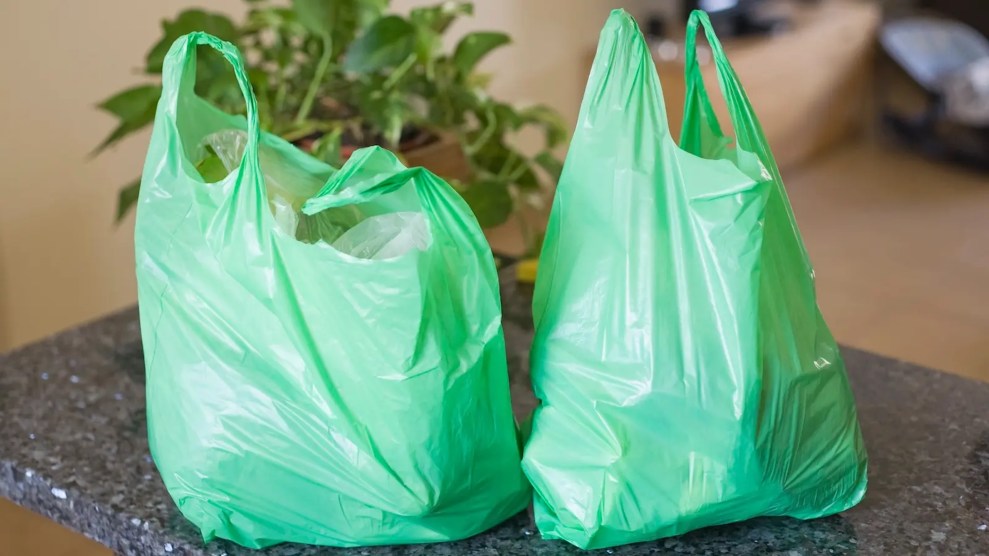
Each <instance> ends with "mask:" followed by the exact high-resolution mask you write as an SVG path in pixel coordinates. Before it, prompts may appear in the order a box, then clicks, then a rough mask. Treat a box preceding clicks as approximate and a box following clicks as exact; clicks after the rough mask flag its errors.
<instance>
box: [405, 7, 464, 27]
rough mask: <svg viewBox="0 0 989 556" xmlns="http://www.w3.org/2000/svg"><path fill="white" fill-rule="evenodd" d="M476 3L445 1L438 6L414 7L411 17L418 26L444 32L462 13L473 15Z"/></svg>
mask: <svg viewBox="0 0 989 556" xmlns="http://www.w3.org/2000/svg"><path fill="white" fill-rule="evenodd" d="M473 13H474V4H472V3H470V2H443V3H442V4H438V5H436V6H428V7H425V8H414V9H413V10H412V11H410V12H409V19H410V20H412V23H413V24H414V25H415V26H416V27H425V28H428V29H431V30H433V31H434V32H436V33H443V32H444V31H446V30H447V28H448V27H449V26H450V24H451V23H453V21H454V20H455V19H456V18H457V17H458V16H461V15H472V14H473Z"/></svg>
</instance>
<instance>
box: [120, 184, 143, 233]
mask: <svg viewBox="0 0 989 556" xmlns="http://www.w3.org/2000/svg"><path fill="white" fill-rule="evenodd" d="M140 192H141V180H140V179H137V180H134V181H132V182H130V183H128V184H127V185H125V186H124V187H123V188H122V189H121V190H120V193H119V194H118V195H117V218H116V222H117V223H118V224H119V223H120V221H121V220H123V219H124V217H125V216H127V213H128V212H130V210H131V207H133V206H134V205H135V204H137V197H138V194H139V193H140Z"/></svg>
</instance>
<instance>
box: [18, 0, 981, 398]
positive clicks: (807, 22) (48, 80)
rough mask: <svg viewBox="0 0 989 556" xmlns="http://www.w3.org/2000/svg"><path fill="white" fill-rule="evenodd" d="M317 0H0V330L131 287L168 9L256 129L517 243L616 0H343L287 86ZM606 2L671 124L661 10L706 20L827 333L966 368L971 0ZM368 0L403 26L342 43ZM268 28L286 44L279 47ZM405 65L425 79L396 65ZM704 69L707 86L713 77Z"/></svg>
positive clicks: (972, 339) (56, 318)
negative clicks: (257, 117)
mask: <svg viewBox="0 0 989 556" xmlns="http://www.w3.org/2000/svg"><path fill="white" fill-rule="evenodd" d="M318 4H319V3H318V2H317V3H315V4H314V3H312V2H300V3H296V4H295V5H294V7H295V8H300V7H301V9H302V10H303V12H301V13H303V14H306V13H308V14H309V15H310V16H311V17H308V18H306V19H304V20H300V18H299V17H298V14H297V13H295V12H298V11H299V10H298V9H296V10H295V12H293V10H292V8H291V4H290V3H288V2H286V3H284V4H278V3H277V2H273V3H270V4H269V3H257V2H246V1H243V0H214V1H211V2H208V3H206V2H202V1H199V2H197V1H196V0H167V1H165V0H162V1H159V2H154V3H147V2H130V1H125V0H98V1H93V2H59V1H56V0H36V1H32V2H27V1H16V0H15V1H12V2H4V3H2V4H0V69H2V75H3V78H2V79H3V81H2V83H3V86H2V87H0V121H2V122H3V129H4V132H3V133H2V135H0V141H2V144H0V172H2V174H0V176H2V180H0V183H2V184H3V187H4V188H5V190H4V192H5V196H4V197H5V198H4V202H3V203H2V204H0V348H2V349H4V350H6V349H10V348H14V347H17V346H19V345H23V344H25V343H27V342H30V341H33V340H36V339H38V338H41V337H43V336H46V335H48V334H51V333H54V332H56V331H58V330H61V329H64V328H66V327H70V326H73V325H75V324H78V323H81V322H83V321H86V320H90V319H94V318H97V317H99V316H101V315H104V314H106V313H108V312H111V311H115V310H118V309H122V308H124V307H128V306H130V305H132V304H134V303H135V301H136V293H135V282H134V257H133V244H132V232H133V211H131V210H127V209H128V204H129V202H130V200H132V194H133V188H131V189H126V186H127V184H129V183H132V182H133V180H134V179H135V178H136V177H137V176H139V174H140V170H141V166H142V162H143V157H144V153H145V149H146V147H147V141H148V137H149V133H148V131H149V129H148V128H147V127H145V126H144V124H146V123H147V121H146V120H148V113H147V112H148V110H147V108H148V106H153V101H154V98H155V95H156V94H157V93H156V89H155V87H156V83H158V81H157V78H158V76H157V75H156V74H155V71H154V70H155V68H154V63H153V60H152V58H154V56H155V52H154V51H155V50H159V52H158V53H157V56H158V57H159V59H158V63H159V64H160V55H161V52H160V44H167V43H169V42H170V41H171V39H172V38H174V36H176V35H177V34H181V32H185V29H184V28H185V27H188V26H190V25H191V26H192V27H193V28H196V27H197V26H198V27H205V28H206V29H207V30H210V31H212V32H214V33H216V34H220V35H221V36H222V35H223V34H224V33H227V34H231V36H230V37H229V38H230V39H232V40H235V41H237V42H238V44H239V45H240V46H241V47H242V48H244V49H245V50H246V51H247V52H248V55H249V61H251V63H253V64H255V65H257V66H258V67H261V66H263V65H264V64H268V65H267V66H265V67H268V68H269V70H270V71H268V74H267V75H266V76H264V77H261V76H252V77H257V78H258V79H264V80H266V81H264V83H263V84H262V83H261V82H260V81H259V82H258V83H256V85H255V86H256V88H262V87H264V88H266V91H267V92H268V93H270V94H269V95H268V96H267V97H266V98H268V100H267V101H266V102H269V103H270V105H269V119H268V121H267V123H268V125H269V127H270V128H272V129H274V130H275V131H276V132H278V133H279V134H281V135H283V136H285V137H287V138H290V140H293V141H295V142H296V143H297V144H298V145H300V146H302V147H304V148H308V149H312V150H313V151H314V152H315V154H316V155H318V156H320V157H322V158H324V159H326V160H335V161H339V160H342V159H343V158H345V157H346V155H347V153H348V151H349V150H352V149H351V147H354V146H361V145H363V144H371V143H382V144H387V145H389V146H393V147H398V148H399V150H401V151H403V153H404V156H405V158H406V159H407V160H409V161H410V162H413V163H419V164H424V165H426V166H430V167H432V169H434V170H436V171H437V172H438V173H441V174H443V175H444V176H445V177H448V178H450V179H451V180H456V181H457V183H458V186H459V187H461V188H462V191H464V194H465V197H468V200H469V201H470V202H471V205H472V206H473V207H474V208H475V210H476V211H477V212H478V216H479V219H481V221H482V224H485V225H486V226H487V227H488V228H489V230H488V231H489V237H490V239H491V241H492V245H493V246H494V248H495V250H496V251H497V252H498V253H501V254H505V255H510V256H522V255H525V254H526V252H527V251H528V252H530V253H532V252H535V251H536V249H538V242H539V227H540V225H541V223H542V218H543V217H544V215H545V210H546V206H547V205H546V202H545V200H546V198H547V197H548V196H549V195H551V192H552V188H553V186H554V177H555V175H556V172H558V162H559V161H562V157H563V155H564V154H565V148H566V140H567V139H568V138H569V134H570V132H571V131H572V129H573V125H574V123H575V122H576V115H577V110H578V108H579V104H580V99H581V95H582V92H583V86H584V83H585V80H586V77H587V73H588V70H589V68H590V64H591V60H592V58H593V51H594V47H595V44H596V41H597V33H598V30H599V29H600V26H601V25H602V23H603V22H604V20H605V18H606V17H607V15H608V11H609V10H610V9H611V8H613V7H619V6H616V5H615V4H614V3H612V2H605V1H602V0H579V1H573V0H477V1H476V2H475V3H474V5H473V9H472V10H471V9H468V8H467V7H465V6H463V5H462V4H460V3H456V2H447V3H445V4H437V3H436V2H428V1H413V0H393V1H392V2H391V3H390V6H387V7H385V6H386V4H387V2H385V1H383V0H366V1H364V2H357V3H356V5H357V6H358V8H360V9H362V10H365V11H362V12H360V15H359V17H357V19H355V20H354V21H355V22H356V23H354V24H353V25H354V28H353V29H352V32H351V33H350V35H346V33H344V36H343V37H342V39H343V40H342V42H341V41H337V43H335V44H336V45H335V46H334V47H333V48H334V49H336V50H339V51H340V52H339V53H336V54H334V58H333V59H332V60H331V61H330V66H329V68H330V69H329V70H327V72H326V73H325V74H324V78H323V81H320V82H318V87H317V88H315V89H313V93H315V95H314V96H313V98H312V99H310V101H311V104H310V105H307V104H306V102H307V101H306V98H305V97H306V96H307V93H309V90H308V89H309V84H311V83H312V82H313V79H312V76H313V74H314V73H315V72H316V71H317V70H316V66H317V65H318V63H319V62H318V60H319V58H320V55H321V51H320V48H321V46H320V45H321V43H320V42H319V40H318V38H319V37H320V36H322V35H321V33H324V32H325V33H328V34H335V33H338V32H340V29H339V28H337V27H333V26H332V25H330V24H327V23H326V21H323V23H319V21H320V20H319V18H320V17H323V16H325V15H326V14H325V13H323V12H321V11H320V10H324V11H325V9H327V8H326V5H329V4H331V3H325V2H324V3H323V4H324V6H323V7H320V6H319V5H318ZM341 4H347V2H343V3H341ZM620 7H625V8H627V9H628V10H629V11H630V12H632V14H633V15H635V16H636V17H637V19H638V20H639V22H640V25H641V26H642V28H643V30H644V31H645V32H647V34H648V36H649V41H650V46H651V48H652V49H653V53H654V57H655V59H656V64H657V71H659V73H660V77H661V80H662V83H663V87H664V94H665V95H666V97H667V104H668V111H669V113H670V118H671V126H673V128H674V130H676V129H677V128H678V126H679V120H680V112H682V98H683V76H682V73H683V66H682V55H683V52H682V35H683V27H684V21H685V14H686V12H687V10H689V9H691V8H694V7H702V8H705V9H707V10H709V11H710V12H711V13H712V15H713V16H714V20H715V23H716V25H717V26H718V28H719V33H720V36H721V37H722V41H723V42H724V44H725V47H726V50H727V51H728V54H729V56H730V57H731V59H732V62H733V64H734V66H735V68H736V70H737V72H738V74H739V75H740V77H741V80H742V82H743V84H744V85H745V87H746V89H747V91H748V93H749V96H750V98H751V100H752V102H753V104H754V105H755V107H756V110H757V112H759V114H760V117H761V119H762V124H763V127H764V128H765V130H766V132H767V135H768V136H769V139H770V142H771V144H772V145H773V148H774V151H775V154H776V156H777V158H778V159H779V161H780V163H781V165H782V167H783V171H784V178H785V180H786V184H787V188H788V191H789V194H790V196H791V200H792V202H793V204H794V207H795V211H796V215H797V219H798V221H799V224H800V226H801V229H802V231H803V234H804V239H805V241H806V243H807V245H808V248H809V251H810V254H811V257H812V259H813V261H814V264H815V268H816V269H817V279H818V288H819V293H820V304H821V306H822V309H823V312H824V314H825V317H826V318H827V319H828V321H829V323H830V324H831V326H832V328H833V329H834V332H835V334H836V336H837V338H838V339H839V341H841V342H843V343H845V344H848V345H852V346H857V347H862V348H866V349H870V350H873V351H877V352H880V353H883V354H886V355H891V356H894V357H898V358H902V359H906V360H910V361H913V362H917V363H921V364H924V365H928V366H931V367H935V368H939V369H943V370H947V371H951V372H955V373H959V374H964V375H967V376H973V377H981V378H983V379H989V342H987V340H989V173H986V170H985V168H986V166H989V154H987V152H989V151H987V146H986V145H987V133H986V125H987V122H989V118H987V117H986V105H987V104H989V85H987V82H989V77H987V71H986V70H985V66H986V64H985V63H980V60H981V61H983V62H984V59H985V57H986V56H987V55H989V48H986V46H985V39H984V34H985V33H987V32H989V12H987V10H986V9H985V6H984V2H983V1H981V0H967V1H966V0H929V1H921V0H913V1H911V0H888V1H885V2H876V1H867V0H860V1H857V0H818V1H798V0H792V1H770V0H765V1H756V0H628V1H626V2H625V3H624V5H623V6H620ZM427 8H428V9H427ZM382 9H384V12H381V11H380V10H382ZM188 10H193V11H192V12H189V11H188ZM304 10H310V11H309V12H305V11H304ZM430 10H431V11H430ZM252 11H253V13H249V12H252ZM290 12H292V13H290ZM387 13H396V14H399V15H401V18H399V19H401V20H402V21H403V22H404V23H401V24H400V23H395V20H389V23H388V24H387V25H381V26H380V29H378V30H379V31H381V34H380V36H379V38H378V42H377V43H376V42H375V40H373V39H374V37H371V38H367V37H365V36H364V35H365V34H366V33H365V32H366V31H367V29H368V28H370V26H373V25H375V24H376V22H379V21H380V20H381V19H383V18H386V17H387V16H386V15H385V14H387ZM293 14H294V15H293ZM369 14H370V15H369ZM362 18H363V19H362ZM904 18H905V19H904ZM918 18H919V19H918ZM932 18H934V19H932ZM314 22H316V23H314ZM958 22H964V24H965V26H964V27H957V26H956V25H957V24H958ZM447 23H449V25H447ZM320 25H323V27H320ZM327 25H328V26H327ZM385 31H387V32H385ZM478 31H490V33H476V32H478ZM389 33H397V34H395V35H392V34H389ZM409 33H412V34H411V35H410V34H409ZM423 33H425V34H423ZM471 33H476V34H474V35H473V38H472V39H471V40H464V37H468V36H471V35H470V34H471ZM372 35H373V33H372ZM381 37H383V38H381ZM410 37H411V38H410ZM422 37H426V38H428V40H429V41H430V42H428V43H423V42H422ZM282 39H285V42H283V43H279V42H278V41H280V40H282ZM405 40H408V41H411V42H408V43H407V44H406V43H402V41H405ZM272 41H274V42H272ZM293 41H296V42H293ZM362 41H363V42H362ZM355 44H356V45H357V46H354V45H355ZM395 44H406V46H407V47H408V48H410V49H412V50H410V52H413V51H414V55H410V56H411V58H408V60H410V62H409V64H410V65H409V66H408V67H407V68H405V69H401V66H402V65H403V64H404V63H405V61H406V58H405V57H404V56H400V57H399V58H396V59H395V60H393V61H392V62H389V61H387V60H386V61H384V62H382V58H380V57H377V58H375V56H373V55H368V56H367V57H366V58H361V52H363V53H364V54H375V52H377V51H375V48H384V47H388V46H389V45H392V46H393V45H395ZM423 44H425V45H426V46H422V45H423ZM156 45H158V46H156ZM341 45H342V46H341ZM279 48H281V50H279ZM292 48H295V49H298V50H300V51H303V52H304V53H305V56H301V59H299V60H286V59H282V58H279V57H280V56H283V55H284V52H285V50H286V49H288V50H291V49H292ZM420 48H425V50H424V51H420V50H419V49H420ZM266 57H268V58H266ZM290 57H291V56H290ZM701 59H702V61H703V60H704V57H703V56H702V57H701ZM279 60H281V61H279ZM375 60H376V61H375ZM338 62H339V65H340V67H339V68H337V63H338ZM279 64H282V65H281V66H279ZM292 64H297V65H298V64H301V65H302V67H301V69H300V68H296V69H295V70H292V71H296V72H297V75H296V80H295V81H292V80H291V79H290V78H289V77H285V80H286V83H287V84H288V87H289V89H290V91H289V92H288V93H286V94H287V96H285V97H284V98H282V99H281V102H282V107H281V108H280V109H281V111H282V112H283V113H284V114H287V115H288V116H289V117H283V118H281V120H280V119H279V118H280V117H281V115H280V113H279V108H277V107H276V106H275V105H276V104H277V100H278V99H277V97H278V94H279V93H278V85H279V83H278V82H277V81H275V82H273V80H274V79H275V77H273V75H276V74H277V71H275V70H277V69H278V68H280V67H283V66H286V67H287V66H291V65H292ZM362 64H363V65H362ZM430 64H435V68H434V67H433V66H430ZM420 66H421V67H420ZM427 66H428V69H427ZM212 68H213V66H212V65H211V64H210V63H208V61H207V62H201V65H200V78H201V80H203V79H205V80H206V81H205V82H203V81H201V84H202V83H205V85H204V87H205V88H204V89H203V91H202V94H204V95H205V96H208V97H210V98H212V99H213V100H215V101H216V102H217V103H218V104H220V105H221V106H227V104H228V103H229V105H230V107H231V109H232V110H236V109H237V103H238V102H240V100H239V98H230V95H229V91H230V90H231V88H230V87H229V75H228V76H227V77H223V76H222V75H219V74H213V73H211V72H212V71H213V69H212ZM271 68H275V69H274V70H271ZM436 68H439V69H436ZM443 68H452V69H450V70H449V71H450V72H452V73H450V74H449V75H447V74H444V73H443V72H444V71H446V70H445V69H443ZM980 68H982V69H980ZM710 69H711V68H710V67H708V68H706V70H705V71H707V72H708V73H709V74H710ZM336 71H339V72H340V73H339V75H340V76H344V75H346V76H348V77H346V79H347V80H349V81H346V83H344V85H346V86H347V87H349V88H348V89H346V91H347V93H346V94H347V95H352V98H353V99H354V100H353V102H350V103H345V104H346V105H345V106H341V105H339V104H340V103H336V104H335V103H334V102H333V101H331V100H329V97H332V96H333V95H331V94H329V93H327V91H329V90H331V89H332V87H334V86H335V85H333V84H332V83H330V81H331V80H332V78H333V76H335V75H338V74H336V73H334V72H336ZM406 71H407V72H408V75H416V76H419V77H416V79H423V80H425V81H423V83H421V84H419V85H417V84H416V82H413V81H412V80H411V79H412V78H409V80H406V79H405V77H404V76H405V75H406V74H405V73H402V72H406ZM430 71H432V72H433V74H430V73H429V72H430ZM307 72H308V73H307ZM417 72H421V73H417ZM221 73H222V72H221ZM395 74H400V75H399V77H395V78H392V80H391V81H388V79H389V77H390V76H393V75H395ZM355 75H357V77H354V76H355ZM444 75H445V76H446V77H444ZM283 77H284V76H283ZM225 79H226V80H227V81H224V80H225ZM341 79H344V78H343V77H341ZM375 79H379V80H380V81H375ZM442 79H447V81H445V82H444V83H445V85H444V86H445V87H447V88H446V89H442V90H444V91H447V92H450V91H452V92H451V93H450V94H451V95H454V94H455V95H461V96H451V97H450V98H454V99H460V100H458V101H457V102H461V101H462V102H463V103H464V104H463V105H462V107H461V105H460V104H457V105H454V108H453V109H452V110H453V111H452V112H450V111H449V110H448V111H447V112H444V113H441V112H440V111H438V109H434V108H435V107H434V106H432V104H431V103H438V101H436V100H435V99H434V100H432V101H431V100H430V99H429V98H428V97H429V95H428V94H424V93H423V89H416V87H427V88H426V89H425V90H426V91H431V90H432V89H428V87H430V86H432V85H435V83H432V81H430V80H436V81H439V80H442ZM382 86H385V87H393V88H395V90H396V92H395V97H394V98H393V99H392V100H393V101H394V103H393V104H389V105H387V106H376V105H373V104H368V105H365V101H366V93H367V88H368V87H382ZM323 87H329V89H324V88H323ZM361 87H364V88H365V89H364V90H363V93H362V89H361ZM403 87H407V88H405V89H403ZM709 87H710V88H711V89H710V90H711V91H712V92H713V91H716V82H715V81H714V80H713V79H712V80H711V81H710V83H709ZM362 94H365V96H361V95H362ZM340 95H344V93H340ZM417 95H418V96H417ZM463 95H466V96H463ZM259 96H260V93H259ZM310 96H312V95H310ZM712 96H716V95H712ZM334 98H343V96H340V97H334ZM347 98H351V97H347ZM149 99H150V100H149ZM149 103H150V104H149ZM241 106H242V104H241ZM302 106H308V108H307V110H308V111H307V114H306V117H305V118H302V119H301V120H300V119H298V118H295V117H294V115H298V113H299V110H300V109H301V107H302ZM382 114H385V115H387V117H382V116H381V115H382ZM464 114H467V116H466V117H465V116H464ZM720 114H721V117H722V121H723V122H725V123H727V118H725V117H724V111H723V110H722V111H721V112H720ZM354 118H357V119H358V120H359V121H358V123H357V124H352V120H354ZM382 118H383V119H382ZM344 120H346V122H351V123H345V124H340V123H339V122H342V121H344ZM300 121H301V122H302V123H301V124H300ZM327 122H330V123H329V124H327ZM331 124H332V125H331ZM485 130H488V131H490V132H491V133H489V134H488V135H487V136H485V135H483V134H484V133H488V131H485ZM561 130H562V131H561ZM111 134H115V135H116V137H112V138H111V139H113V140H111V141H110V143H111V144H109V145H108V146H107V147H106V148H104V149H103V150H100V151H99V152H98V153H95V151H96V150H97V148H98V147H99V146H100V145H101V143H103V142H104V141H105V140H107V139H108V136H111ZM561 134H562V135H561ZM120 136H122V137H123V138H122V139H121V140H119V141H117V140H116V139H117V138H119V137H120ZM492 137H493V139H492ZM331 139H332V140H331ZM482 139H484V141H482ZM485 141H487V143H485ZM450 145H452V147H450V148H449V149H448V148H447V147H449V146H450ZM478 145H480V146H478ZM485 145H488V146H485ZM94 153H95V154H94ZM502 168H508V170H506V171H501V170H502ZM506 173H507V174H508V175H507V177H506V175H505V174H506ZM482 186H483V187H482ZM484 187H487V189H484ZM122 191H123V192H122Z"/></svg>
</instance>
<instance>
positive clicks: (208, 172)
mask: <svg viewBox="0 0 989 556" xmlns="http://www.w3.org/2000/svg"><path fill="white" fill-rule="evenodd" d="M207 151H208V153H209V154H207V155H206V158H204V159H202V160H201V161H199V164H196V170H197V171H198V172H199V175H200V176H202V178H203V181H205V182H206V183H216V182H218V181H220V180H222V179H223V178H225V177H227V174H229V173H230V171H229V170H227V167H226V166H224V165H223V161H222V160H220V157H219V156H217V155H216V153H214V152H213V150H212V149H207Z"/></svg>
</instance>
